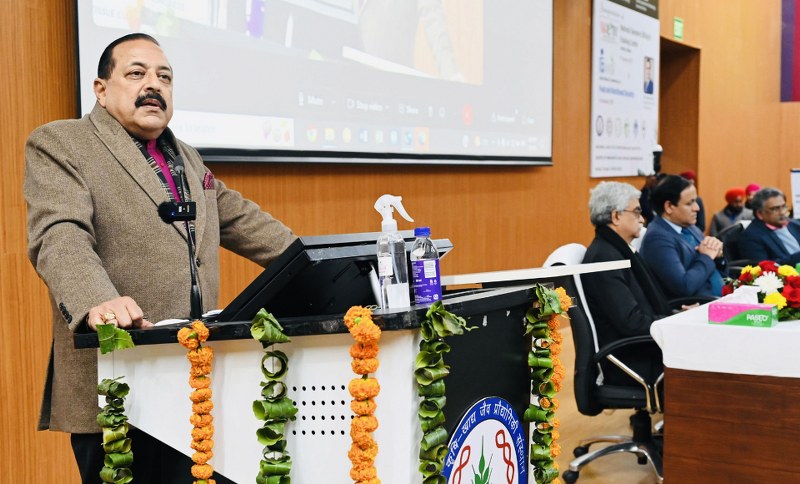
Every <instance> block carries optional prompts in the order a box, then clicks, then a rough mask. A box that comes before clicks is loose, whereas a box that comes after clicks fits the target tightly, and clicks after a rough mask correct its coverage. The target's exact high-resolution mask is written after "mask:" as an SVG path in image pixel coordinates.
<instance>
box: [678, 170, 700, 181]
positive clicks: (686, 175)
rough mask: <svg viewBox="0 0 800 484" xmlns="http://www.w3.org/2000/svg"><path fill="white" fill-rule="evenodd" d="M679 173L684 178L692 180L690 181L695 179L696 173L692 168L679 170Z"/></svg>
mask: <svg viewBox="0 0 800 484" xmlns="http://www.w3.org/2000/svg"><path fill="white" fill-rule="evenodd" d="M680 175H681V176H682V177H684V178H686V179H687V180H692V181H696V180H697V175H696V174H695V172H694V171H692V170H686V171H684V172H681V174H680Z"/></svg>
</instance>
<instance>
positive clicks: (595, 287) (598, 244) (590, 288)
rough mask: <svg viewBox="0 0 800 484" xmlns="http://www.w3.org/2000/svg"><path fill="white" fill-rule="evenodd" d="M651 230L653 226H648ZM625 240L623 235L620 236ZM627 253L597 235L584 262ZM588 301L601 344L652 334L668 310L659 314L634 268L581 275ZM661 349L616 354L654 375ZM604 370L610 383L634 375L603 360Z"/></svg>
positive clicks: (641, 371) (620, 257) (644, 373)
mask: <svg viewBox="0 0 800 484" xmlns="http://www.w3.org/2000/svg"><path fill="white" fill-rule="evenodd" d="M648 232H649V229H648ZM620 240H621V239H620ZM624 259H626V257H625V256H624V255H623V254H621V253H620V252H619V250H617V248H616V247H614V246H613V245H611V243H609V242H608V241H606V240H603V239H601V238H599V237H595V239H594V240H593V241H592V244H591V245H590V246H589V248H588V249H587V250H586V255H585V256H584V258H583V262H584V263H590V262H608V261H615V260H624ZM581 282H582V283H583V290H584V293H585V295H586V302H587V303H588V304H589V310H590V311H591V313H592V319H594V323H595V329H596V330H597V340H598V343H599V344H600V347H603V346H605V345H607V344H609V343H612V342H614V341H617V340H620V339H622V338H627V337H630V336H637V335H649V334H650V325H651V324H652V323H653V321H655V320H656V319H660V318H663V317H666V316H667V315H666V314H655V311H654V310H653V306H654V304H655V303H653V304H651V302H650V301H648V300H647V297H646V296H645V293H644V291H643V290H642V287H641V286H640V285H639V282H638V281H637V280H636V277H634V273H633V271H632V270H631V269H621V270H615V271H604V272H591V273H588V274H584V275H582V276H581ZM656 353H657V349H656V348H655V345H653V352H652V354H651V353H650V352H647V351H645V350H643V348H642V347H637V348H636V349H635V350H633V351H631V350H627V351H625V352H620V351H617V352H615V356H617V357H619V358H621V359H622V360H623V361H624V362H625V363H626V364H627V365H628V366H630V367H632V368H633V369H634V371H636V372H637V373H639V374H640V375H642V376H645V377H647V378H650V377H651V376H652V375H651V374H655V375H656V376H657V375H658V373H660V365H658V364H657V363H658V362H660V358H656V359H657V360H658V362H653V361H652V360H653V359H654V354H656ZM603 374H604V375H605V381H606V382H608V383H619V384H631V383H632V381H631V379H630V377H627V376H624V375H622V374H621V371H620V370H618V369H616V368H615V367H612V366H611V365H607V364H603Z"/></svg>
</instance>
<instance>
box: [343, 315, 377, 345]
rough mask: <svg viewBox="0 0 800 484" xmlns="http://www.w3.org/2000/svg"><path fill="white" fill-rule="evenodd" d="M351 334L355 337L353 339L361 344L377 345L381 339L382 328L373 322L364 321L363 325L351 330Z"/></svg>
mask: <svg viewBox="0 0 800 484" xmlns="http://www.w3.org/2000/svg"><path fill="white" fill-rule="evenodd" d="M350 334H351V335H353V339H354V340H356V341H358V342H359V343H365V344H366V343H376V342H377V341H378V340H379V339H381V328H379V327H378V325H376V324H375V323H373V322H372V321H368V322H366V323H365V322H364V321H362V322H361V324H357V325H355V326H353V327H352V328H350Z"/></svg>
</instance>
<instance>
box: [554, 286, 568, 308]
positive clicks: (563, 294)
mask: <svg viewBox="0 0 800 484" xmlns="http://www.w3.org/2000/svg"><path fill="white" fill-rule="evenodd" d="M556 292H557V293H558V300H559V301H560V302H561V310H562V311H566V310H567V309H569V308H570V307H572V298H571V297H569V295H568V294H567V291H566V290H565V289H564V288H563V287H557V288H556Z"/></svg>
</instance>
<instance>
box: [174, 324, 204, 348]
mask: <svg viewBox="0 0 800 484" xmlns="http://www.w3.org/2000/svg"><path fill="white" fill-rule="evenodd" d="M178 343H180V344H181V346H184V347H186V348H189V349H190V350H193V349H196V348H197V347H198V346H200V341H198V340H197V333H195V332H194V331H192V328H189V327H185V328H181V329H179V330H178Z"/></svg>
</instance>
